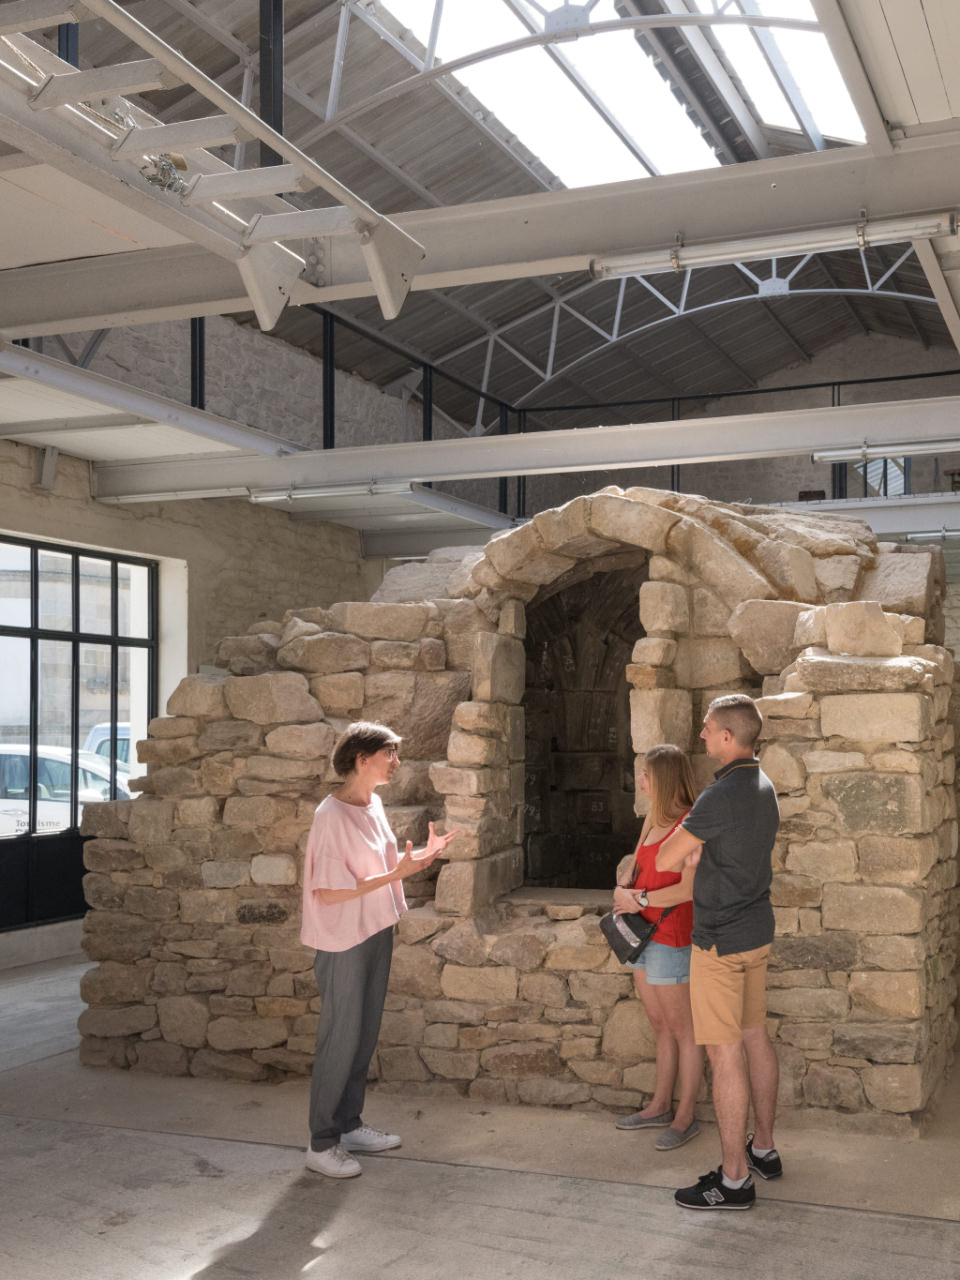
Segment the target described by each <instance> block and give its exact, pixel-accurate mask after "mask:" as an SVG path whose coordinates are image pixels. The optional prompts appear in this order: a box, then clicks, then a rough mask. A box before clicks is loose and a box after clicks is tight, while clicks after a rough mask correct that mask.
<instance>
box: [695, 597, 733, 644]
mask: <svg viewBox="0 0 960 1280" xmlns="http://www.w3.org/2000/svg"><path fill="white" fill-rule="evenodd" d="M690 606H691V608H690V626H691V630H692V631H693V633H694V635H698V636H725V635H728V634H729V623H730V610H729V609H728V608H727V606H726V605H725V604H724V602H723V601H722V600H721V599H720V598H719V596H715V595H714V593H713V592H712V591H710V590H709V589H708V588H707V587H694V589H693V590H692V591H691V593H690Z"/></svg>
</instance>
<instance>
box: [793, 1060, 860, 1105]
mask: <svg viewBox="0 0 960 1280" xmlns="http://www.w3.org/2000/svg"><path fill="white" fill-rule="evenodd" d="M803 1100H804V1102H806V1104H807V1105H808V1106H810V1107H826V1108H828V1109H829V1110H831V1111H860V1110H861V1109H862V1107H863V1086H862V1085H861V1083H860V1077H859V1075H858V1074H857V1072H856V1071H853V1070H852V1069H851V1068H850V1067H834V1066H829V1065H828V1064H827V1063H825V1062H811V1064H810V1067H809V1069H808V1071H807V1074H806V1075H805V1076H804V1080H803Z"/></svg>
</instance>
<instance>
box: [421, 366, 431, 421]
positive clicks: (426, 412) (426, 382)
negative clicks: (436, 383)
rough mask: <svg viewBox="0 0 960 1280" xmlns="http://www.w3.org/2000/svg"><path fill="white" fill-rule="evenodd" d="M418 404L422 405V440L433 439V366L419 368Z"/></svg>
mask: <svg viewBox="0 0 960 1280" xmlns="http://www.w3.org/2000/svg"><path fill="white" fill-rule="evenodd" d="M420 375H421V381H420V402H421V404H422V405H423V439H424V440H432V439H433V365H431V364H425V365H421V367H420Z"/></svg>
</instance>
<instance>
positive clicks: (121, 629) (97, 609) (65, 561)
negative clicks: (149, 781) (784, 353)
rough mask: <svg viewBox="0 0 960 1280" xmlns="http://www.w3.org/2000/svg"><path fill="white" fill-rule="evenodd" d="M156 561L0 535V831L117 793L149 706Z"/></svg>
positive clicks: (31, 827) (56, 826) (56, 821)
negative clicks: (132, 744) (132, 746)
mask: <svg viewBox="0 0 960 1280" xmlns="http://www.w3.org/2000/svg"><path fill="white" fill-rule="evenodd" d="M157 597H158V590H157V565H156V563H155V562H154V561H150V560H141V559H137V558H134V557H132V556H118V555H111V554H109V553H107V552H101V551H92V550H88V549H87V548H80V547H69V546H62V545H59V544H56V543H46V542H36V541H33V540H30V539H26V538H16V537H8V536H0V840H9V839H11V838H12V839H16V838H17V837H28V838H32V837H43V836H44V835H47V834H51V835H52V834H54V833H64V832H72V831H76V829H77V827H78V825H79V822H80V818H81V816H82V813H83V806H84V804H86V803H89V802H90V801H94V800H111V799H118V798H119V799H126V798H127V797H129V795H130V791H129V788H128V786H127V783H128V780H129V776H130V768H131V758H133V759H135V754H134V753H133V752H132V751H131V743H133V742H136V741H137V739H139V738H145V737H146V735H147V725H148V723H149V721H150V720H151V719H152V717H153V716H154V715H155V714H156V707H157Z"/></svg>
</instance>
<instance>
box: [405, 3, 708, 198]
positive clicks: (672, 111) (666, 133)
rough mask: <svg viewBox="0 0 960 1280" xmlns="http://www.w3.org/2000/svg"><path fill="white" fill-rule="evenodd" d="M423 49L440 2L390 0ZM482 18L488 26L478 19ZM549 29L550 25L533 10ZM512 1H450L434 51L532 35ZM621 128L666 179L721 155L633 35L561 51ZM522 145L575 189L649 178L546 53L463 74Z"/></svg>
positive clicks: (609, 14)
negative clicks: (595, 184) (699, 128)
mask: <svg viewBox="0 0 960 1280" xmlns="http://www.w3.org/2000/svg"><path fill="white" fill-rule="evenodd" d="M385 7H386V8H388V9H389V10H390V11H391V12H392V13H393V14H394V16H395V17H396V18H398V19H399V21H400V22H402V23H404V25H405V26H407V27H409V28H410V30H411V31H412V32H413V33H414V35H415V36H416V37H417V39H418V40H420V41H421V43H423V44H424V45H425V44H426V43H427V38H428V35H429V30H430V20H431V17H432V15H433V0H385ZM481 12H482V21H478V16H479V14H480V13H481ZM528 12H529V14H530V17H531V18H532V19H533V20H534V21H535V22H536V23H537V27H538V29H541V30H542V27H543V19H542V17H541V15H539V14H538V13H537V11H536V10H535V9H534V8H532V7H529V9H528ZM616 16H617V14H616V10H615V9H614V7H613V0H600V3H598V4H597V5H596V6H595V7H594V9H593V12H592V14H591V20H592V21H594V22H600V21H606V20H610V19H614V18H616ZM529 34H530V33H529V31H528V30H527V28H526V27H525V26H524V25H523V23H522V22H520V20H519V19H518V18H517V17H516V16H515V15H514V14H513V13H512V12H511V11H510V10H509V9H508V8H507V6H506V5H505V4H502V3H494V2H493V0H485V3H484V4H483V6H482V9H481V6H480V5H478V4H477V2H476V0H446V3H445V4H444V6H443V19H442V21H441V23H440V32H439V38H438V41H437V54H438V56H439V57H440V58H441V59H443V61H445V62H449V61H450V60H451V59H453V58H458V57H462V56H463V55H464V54H468V53H472V52H475V51H477V50H480V49H485V48H490V47H491V46H492V45H496V44H505V43H507V42H508V41H511V40H519V39H522V38H523V37H524V36H527V35H529ZM557 47H558V48H559V49H560V50H561V52H562V53H563V54H564V55H565V56H566V57H567V58H568V59H569V60H570V62H571V63H572V64H573V65H574V67H575V68H576V70H577V71H578V72H580V74H581V75H582V76H583V77H584V78H585V79H586V80H587V81H588V82H589V84H590V86H591V88H592V89H593V91H594V92H595V93H596V94H597V96H598V97H600V98H601V99H602V100H603V102H604V103H605V105H606V106H607V107H608V108H609V109H610V110H611V111H612V112H613V113H614V114H615V115H616V116H617V118H618V120H619V121H620V123H621V125H622V126H623V127H624V129H626V130H627V132H628V133H629V134H630V135H631V136H632V137H633V139H634V141H635V142H636V143H637V144H638V146H639V147H640V148H641V149H642V150H643V151H644V153H645V154H646V155H647V156H649V158H650V160H651V161H652V162H653V164H654V165H655V167H656V168H657V169H659V170H660V171H661V172H663V173H678V172H681V171H684V170H688V169H704V168H712V167H714V166H716V165H717V163H718V161H717V158H716V156H715V155H714V154H713V152H712V151H711V150H710V148H709V147H708V146H707V144H706V142H704V140H703V137H702V136H701V134H700V132H699V130H698V129H697V128H696V126H695V125H694V124H693V123H692V121H691V120H690V119H689V117H688V116H687V114H686V112H685V111H684V110H683V108H682V107H681V106H680V104H679V103H678V102H677V100H676V99H675V98H674V96H673V94H672V93H671V92H670V90H669V88H668V86H667V85H666V84H665V83H664V82H663V80H662V79H661V77H660V76H659V75H658V74H657V72H656V69H655V68H654V67H653V66H652V64H651V63H650V61H649V59H648V58H646V57H645V56H644V54H643V52H642V50H641V49H640V48H639V46H638V45H637V42H636V40H635V39H634V38H633V35H632V33H630V32H614V33H612V34H609V35H604V36H588V37H586V38H584V39H582V40H578V41H575V42H564V43H562V44H560V45H558V46H557ZM456 76H457V79H458V80H460V81H461V82H462V83H463V84H465V85H466V86H467V88H468V89H469V90H470V92H471V93H473V94H474V95H475V96H476V97H477V98H478V99H479V100H480V101H481V102H482V103H483V104H484V105H485V106H487V107H489V108H490V110H491V111H492V112H493V113H494V114H495V115H496V116H497V118H498V119H499V120H500V121H501V123H502V124H504V125H505V126H506V127H507V128H508V129H510V130H511V131H512V132H514V133H515V134H516V135H517V137H518V138H519V139H520V140H521V141H522V142H523V144H524V146H526V147H529V149H530V150H531V151H532V152H533V153H534V155H536V156H538V157H539V158H540V159H541V160H542V161H543V163H544V164H545V165H547V167H548V168H550V169H552V170H553V172H554V173H555V174H557V176H558V177H559V178H560V179H561V181H562V182H563V183H564V184H565V185H566V186H568V187H583V186H589V185H592V184H594V183H601V182H623V181H626V180H628V179H632V178H641V177H645V176H646V170H645V169H644V168H643V167H642V165H641V163H640V161H639V160H637V159H636V157H635V156H633V155H632V154H631V152H630V151H629V150H628V148H627V147H626V146H625V145H624V143H622V142H621V141H620V139H619V138H617V136H616V135H615V134H614V133H613V132H612V131H611V129H610V128H609V127H608V126H607V125H606V124H605V123H604V121H603V119H602V118H601V116H600V115H598V114H597V112H596V111H595V110H594V109H593V108H592V107H591V106H590V104H589V103H588V102H587V101H586V99H585V98H584V97H583V95H582V94H581V93H580V92H579V91H578V90H577V89H576V88H575V87H574V85H573V84H572V83H571V82H570V80H568V79H567V77H566V76H565V75H564V73H563V72H562V71H561V69H560V68H559V67H558V66H557V65H556V64H555V63H554V62H553V61H552V60H551V58H550V57H549V55H548V54H547V53H546V52H545V50H543V49H542V48H535V49H527V50H523V51H521V52H519V53H514V54H508V55H507V56H505V57H502V58H497V59H494V60H492V61H490V62H483V63H480V64H479V65H477V66H475V67H468V68H466V69H465V70H462V71H458V72H457V73H456Z"/></svg>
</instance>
